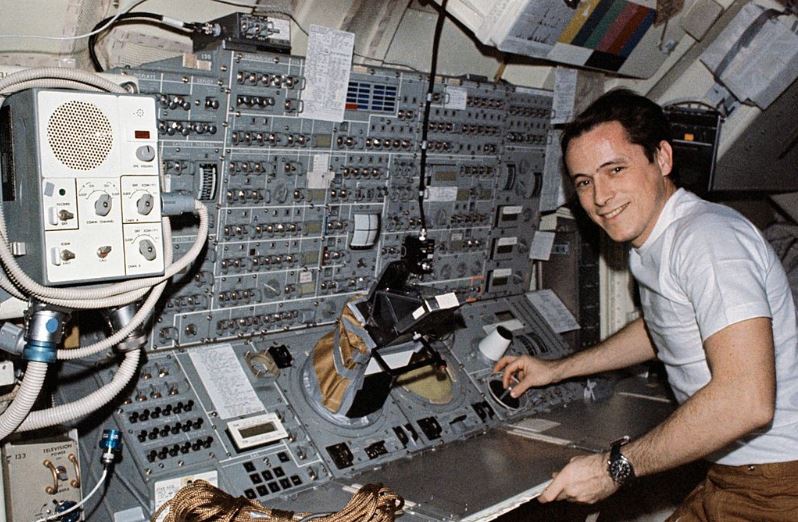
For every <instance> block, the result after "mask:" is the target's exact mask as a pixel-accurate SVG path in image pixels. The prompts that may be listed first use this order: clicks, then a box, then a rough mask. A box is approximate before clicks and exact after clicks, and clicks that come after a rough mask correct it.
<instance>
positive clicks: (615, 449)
mask: <svg viewBox="0 0 798 522" xmlns="http://www.w3.org/2000/svg"><path fill="white" fill-rule="evenodd" d="M630 440H631V437H629V435H624V436H623V437H621V438H620V439H618V440H616V441H615V442H613V443H612V444H611V445H610V458H609V460H608V461H607V473H609V475H610V478H611V479H612V481H613V482H615V484H617V485H618V486H623V485H624V484H628V483H629V482H631V481H632V479H634V478H635V469H634V467H633V466H632V463H631V461H630V460H629V459H627V458H626V457H625V456H624V454H623V453H621V446H623V445H624V444H626V443H628V442H629V441H630Z"/></svg>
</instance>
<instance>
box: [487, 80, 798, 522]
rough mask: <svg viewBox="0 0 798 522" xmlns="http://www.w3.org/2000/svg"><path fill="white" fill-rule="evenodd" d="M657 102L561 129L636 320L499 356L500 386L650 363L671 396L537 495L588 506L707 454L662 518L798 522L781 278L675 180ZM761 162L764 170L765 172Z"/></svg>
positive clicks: (518, 388)
mask: <svg viewBox="0 0 798 522" xmlns="http://www.w3.org/2000/svg"><path fill="white" fill-rule="evenodd" d="M670 140H671V131H670V126H669V124H668V122H667V119H666V118H665V116H664V114H663V112H662V109H661V108H660V107H659V106H658V105H657V104H655V103H654V102H652V101H650V100H648V99H647V98H644V97H642V96H638V95H636V94H634V93H633V92H631V91H628V90H623V89H621V90H615V91H611V92H609V93H607V94H605V95H604V96H602V97H600V98H599V99H598V100H596V101H595V102H594V103H593V104H591V106H590V107H588V108H587V109H586V110H585V111H584V112H583V113H582V114H580V115H579V116H578V117H577V118H576V119H575V120H574V121H573V122H571V123H570V124H568V126H567V127H566V129H565V132H564V134H563V139H562V149H563V156H564V158H565V163H566V166H567V168H568V173H569V176H570V178H571V180H572V181H573V183H574V187H575V189H576V193H577V195H578V197H579V201H580V203H581V205H582V207H583V208H584V209H585V211H586V212H587V214H588V215H589V216H590V218H591V219H592V220H593V221H594V222H596V223H597V224H598V225H599V226H600V227H601V228H602V229H604V230H605V231H606V232H607V234H608V235H609V236H610V237H611V238H612V239H613V240H615V241H618V242H629V243H630V244H631V247H632V250H631V253H630V270H631V272H632V274H633V275H634V277H635V279H636V280H637V283H638V286H639V288H640V299H641V305H642V309H643V317H642V318H641V319H638V320H636V321H633V322H632V323H630V324H629V325H627V326H626V327H625V328H623V329H622V330H621V331H620V332H618V333H617V334H615V335H613V336H611V337H609V338H608V339H607V340H605V341H603V342H602V343H600V344H598V345H596V346H594V347H592V348H590V349H588V350H584V351H582V352H578V353H576V354H574V355H571V356H570V357H567V358H565V359H561V360H559V361H544V360H538V359H534V358H532V357H529V356H523V357H514V356H509V357H504V358H502V359H501V360H500V361H499V362H498V363H497V365H496V370H497V371H499V370H504V385H505V387H509V386H510V383H511V378H512V377H513V376H515V377H516V378H518V379H519V380H520V383H519V384H517V385H515V386H514V387H513V390H512V395H513V396H518V395H520V394H522V393H523V392H524V391H526V390H527V389H528V388H529V387H532V386H543V385H547V384H550V383H553V382H557V381H560V380H562V379H566V378H569V377H574V376H580V375H588V374H591V373H596V372H601V371H607V370H613V369H618V368H623V367H626V366H630V365H634V364H637V363H641V362H643V361H647V360H649V359H652V358H654V357H657V358H659V359H660V360H661V361H662V362H663V363H664V364H665V367H666V370H667V373H668V380H669V382H670V384H671V387H672V388H673V391H674V394H675V396H676V398H677V400H678V401H679V403H680V405H679V407H678V408H677V409H676V411H675V412H674V413H673V414H672V415H671V416H670V417H669V418H668V419H666V420H665V421H664V422H663V423H661V424H660V425H659V426H657V427H656V428H654V429H653V430H651V431H650V432H649V433H647V434H646V435H644V436H642V437H640V438H639V439H637V440H632V441H629V440H628V438H625V439H621V440H619V441H617V442H616V443H614V444H613V445H612V448H611V450H610V451H609V452H608V453H604V454H596V455H590V456H586V457H580V458H576V459H574V460H573V461H571V462H570V463H569V464H568V465H567V466H565V467H564V468H563V469H562V470H561V471H560V472H559V473H558V474H557V475H556V476H555V478H554V480H553V481H552V483H551V484H550V485H549V486H548V488H547V489H546V490H545V491H544V492H543V494H542V495H541V496H540V498H539V500H540V501H541V502H548V501H551V500H571V501H576V502H586V503H593V502H596V501H598V500H601V499H603V498H605V497H607V496H609V495H611V494H612V493H614V492H615V491H616V490H617V489H618V488H619V487H620V486H622V485H623V484H624V483H627V482H629V481H630V480H632V479H634V477H635V476H642V475H648V474H651V473H656V472H659V471H663V470H666V469H670V468H674V467H676V466H679V465H682V464H685V463H687V462H690V461H693V460H696V459H700V458H705V459H707V460H710V461H711V462H713V464H712V466H711V467H710V470H709V472H708V475H707V478H706V480H705V481H704V482H703V483H702V484H700V485H699V486H698V487H697V488H696V489H695V490H694V491H693V492H692V493H691V494H690V495H689V496H688V498H687V499H686V500H685V502H684V503H683V505H682V506H681V507H680V508H679V509H678V510H677V511H676V512H675V513H674V514H673V515H672V516H671V518H670V519H669V520H672V521H674V522H675V521H680V522H692V521H706V520H718V521H723V522H726V521H734V520H740V521H742V520H756V521H764V520H773V521H785V522H786V521H788V520H789V521H796V520H798V333H796V311H795V304H794V302H793V298H792V294H791V292H790V288H789V284H788V281H787V277H786V275H785V273H784V269H783V267H782V266H781V263H780V261H779V259H778V257H776V255H775V253H774V252H773V249H772V248H770V246H769V245H768V243H767V242H766V241H765V240H764V239H763V238H762V235H761V234H760V233H759V231H758V230H757V229H756V228H755V227H754V226H753V225H752V224H751V223H750V222H749V221H748V220H746V219H745V218H744V217H743V216H741V215H740V214H739V213H737V212H736V211H734V210H731V209H729V208H727V207H724V206H722V205H717V204H714V203H709V202H707V201H704V200H702V199H701V198H699V197H697V196H696V195H694V194H692V193H690V192H687V191H685V190H684V189H679V188H677V186H676V185H675V183H674V182H673V180H672V179H671V176H670V175H671V172H672V170H673V150H672V148H671V144H670ZM764 167H765V166H764V165H763V168H764Z"/></svg>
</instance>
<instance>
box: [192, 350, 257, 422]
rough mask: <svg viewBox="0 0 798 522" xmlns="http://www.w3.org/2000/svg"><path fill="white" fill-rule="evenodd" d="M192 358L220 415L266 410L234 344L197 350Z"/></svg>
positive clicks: (224, 417) (228, 415)
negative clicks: (234, 348) (240, 360)
mask: <svg viewBox="0 0 798 522" xmlns="http://www.w3.org/2000/svg"><path fill="white" fill-rule="evenodd" d="M189 357H190V358H191V362H192V364H193V365H194V368H195V369H196V370H197V374H198V375H199V378H200V380H201V381H202V384H203V386H205V390H206V391H207V392H208V395H209V396H210V398H211V401H212V402H213V406H214V408H216V412H217V413H218V414H219V417H221V418H222V419H229V418H230V417H240V416H241V415H246V414H248V413H254V412H257V411H263V410H264V407H263V403H262V402H260V399H258V395H257V394H256V393H255V390H254V389H253V388H252V384H250V382H249V379H247V376H246V375H244V369H243V368H241V363H240V362H238V357H236V354H235V352H234V351H233V346H232V345H230V344H225V345H222V346H221V347H219V348H215V349H213V350H202V351H199V352H198V351H196V350H195V351H193V352H192V353H191V354H190V355H189Z"/></svg>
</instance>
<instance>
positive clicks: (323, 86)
mask: <svg viewBox="0 0 798 522" xmlns="http://www.w3.org/2000/svg"><path fill="white" fill-rule="evenodd" d="M354 50H355V35H354V33H348V32H346V31H338V30H336V29H331V28H329V27H323V26H320V25H311V26H310V36H309V40H308V51H307V59H306V60H305V71H304V72H305V82H306V83H305V90H304V91H303V93H302V103H303V104H304V109H303V113H302V115H303V116H304V117H305V118H311V119H315V120H324V121H335V122H339V121H344V109H345V108H346V92H347V90H348V88H349V73H350V70H351V68H352V54H353V52H354Z"/></svg>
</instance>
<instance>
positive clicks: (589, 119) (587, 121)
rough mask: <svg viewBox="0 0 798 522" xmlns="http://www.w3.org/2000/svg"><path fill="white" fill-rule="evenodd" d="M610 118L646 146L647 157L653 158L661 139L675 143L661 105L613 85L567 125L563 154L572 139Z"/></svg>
mask: <svg viewBox="0 0 798 522" xmlns="http://www.w3.org/2000/svg"><path fill="white" fill-rule="evenodd" d="M611 121H617V122H618V123H620V124H621V125H623V128H624V129H625V130H626V136H627V137H628V138H629V141H630V142H631V143H634V144H636V145H640V146H641V147H643V150H644V151H645V154H646V157H647V158H648V161H654V155H655V154H656V152H657V149H658V148H659V144H660V142H661V141H662V140H665V141H667V142H668V143H672V142H671V139H672V138H671V126H670V123H668V120H667V118H665V113H664V112H663V111H662V108H661V107H660V106H659V105H657V104H656V103H654V102H653V101H651V100H649V99H648V98H646V97H644V96H640V95H639V94H636V93H635V92H633V91H630V90H629V89H614V90H612V91H610V92H608V93H606V94H603V95H602V96H601V97H599V98H598V99H597V100H596V101H594V102H593V103H591V104H590V106H589V107H588V108H587V109H585V110H584V111H582V113H581V114H580V115H579V116H577V117H576V118H575V119H574V120H573V121H571V122H570V123H568V124H567V125H566V126H565V130H564V132H563V135H562V139H561V141H560V144H561V146H562V154H563V158H565V152H566V150H567V149H568V144H569V143H570V142H571V140H572V139H574V138H578V137H579V136H581V135H582V134H584V133H586V132H589V131H591V130H592V129H593V128H595V127H597V126H598V125H601V124H602V123H608V122H611Z"/></svg>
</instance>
